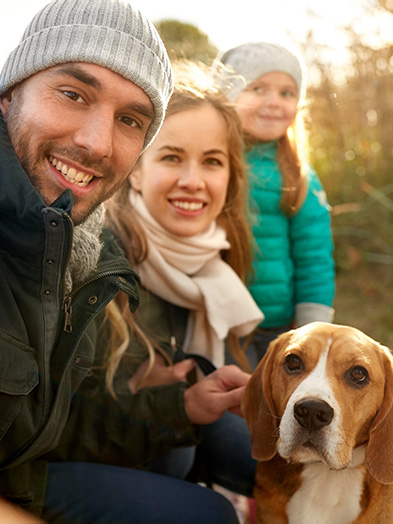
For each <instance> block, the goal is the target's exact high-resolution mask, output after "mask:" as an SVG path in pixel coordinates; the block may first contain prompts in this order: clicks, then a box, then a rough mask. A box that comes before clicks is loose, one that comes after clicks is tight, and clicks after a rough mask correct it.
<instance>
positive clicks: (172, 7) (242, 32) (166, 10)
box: [0, 0, 393, 65]
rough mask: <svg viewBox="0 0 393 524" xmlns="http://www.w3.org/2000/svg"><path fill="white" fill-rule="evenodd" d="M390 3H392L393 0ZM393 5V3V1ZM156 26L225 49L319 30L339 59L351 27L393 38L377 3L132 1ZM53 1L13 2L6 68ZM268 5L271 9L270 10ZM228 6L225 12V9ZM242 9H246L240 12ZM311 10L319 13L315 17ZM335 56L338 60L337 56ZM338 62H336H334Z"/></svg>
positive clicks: (3, 44)
mask: <svg viewBox="0 0 393 524" xmlns="http://www.w3.org/2000/svg"><path fill="white" fill-rule="evenodd" d="M388 1H390V0H388ZM392 1H393V0H392ZM131 2H132V3H133V5H135V6H136V7H138V8H140V9H141V11H142V12H143V13H145V14H146V16H148V17H149V18H150V19H151V20H152V21H153V22H156V21H159V20H162V19H175V20H179V21H181V22H186V23H191V24H193V25H195V26H196V27H198V28H199V29H200V30H201V31H203V32H204V33H206V34H207V35H208V36H209V38H210V40H211V42H212V43H213V44H214V45H215V46H216V47H218V48H219V49H220V50H225V49H227V48H229V47H232V46H235V45H238V44H241V43H244V42H248V41H253V40H254V41H257V40H281V39H282V38H284V37H287V36H288V35H290V36H291V38H292V41H293V42H294V43H295V44H296V43H298V42H301V41H302V40H303V39H304V36H305V34H306V33H307V31H308V30H309V29H310V27H312V28H313V30H314V32H315V35H316V37H317V38H318V40H319V42H320V43H324V44H326V45H328V46H329V47H331V48H332V49H333V51H334V53H335V56H336V57H337V59H338V60H340V59H341V57H342V56H343V48H344V46H345V43H346V40H345V38H344V37H343V34H342V33H340V31H338V30H337V24H340V25H341V26H345V25H348V24H349V25H351V26H352V27H357V28H359V30H361V31H363V32H366V33H367V34H368V37H369V39H372V38H374V39H375V38H377V37H378V36H382V37H383V36H384V35H386V39H387V40H389V39H390V40H391V39H392V36H391V35H392V34H393V33H392V25H391V19H390V18H389V20H386V21H385V22H384V20H379V21H375V20H373V19H372V17H371V15H370V14H369V13H370V9H368V11H367V10H365V9H364V7H363V5H364V3H367V2H368V4H369V5H370V4H372V3H373V0H328V1H326V0H295V1H294V0H270V1H269V2H267V1H265V0H261V1H259V2H258V1H257V0H241V1H240V2H220V1H218V0H196V1H194V2H191V3H190V2H187V1H185V0H131ZM47 3H48V0H11V1H8V2H7V7H6V8H3V9H2V13H1V16H0V65H2V64H3V63H4V61H5V59H6V57H7V56H8V54H9V52H10V51H11V50H12V49H13V48H14V47H15V46H16V45H17V44H18V42H19V40H20V37H21V36H22V33H23V30H24V28H25V27H26V25H27V24H28V23H29V21H30V20H31V18H32V17H33V16H34V14H35V13H36V12H37V11H38V10H39V9H41V8H42V7H43V6H44V5H46V4H47ZM264 5H266V8H264ZM224 6H225V7H224ZM240 6H241V8H240ZM310 6H311V9H312V12H313V14H310ZM333 56H334V55H333ZM334 60H335V58H333V61H334Z"/></svg>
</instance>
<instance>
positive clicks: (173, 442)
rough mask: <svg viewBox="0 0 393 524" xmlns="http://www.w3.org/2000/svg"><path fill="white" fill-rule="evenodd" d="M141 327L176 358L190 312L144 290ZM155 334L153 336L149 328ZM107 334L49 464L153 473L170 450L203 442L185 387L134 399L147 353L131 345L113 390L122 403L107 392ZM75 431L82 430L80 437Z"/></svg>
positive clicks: (163, 388) (154, 391)
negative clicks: (133, 386) (134, 382)
mask: <svg viewBox="0 0 393 524" xmlns="http://www.w3.org/2000/svg"><path fill="white" fill-rule="evenodd" d="M136 314H137V318H138V321H139V322H141V324H142V325H143V326H144V328H145V331H146V334H149V335H151V336H153V337H154V338H155V339H157V340H159V341H160V343H161V345H162V347H163V348H165V350H166V351H167V352H168V353H169V354H170V356H171V357H172V358H173V357H174V356H175V355H174V351H173V348H171V340H172V342H173V341H174V340H175V341H177V342H178V343H179V344H180V346H181V344H182V342H183V339H184V334H185V329H186V325H187V317H188V311H187V310H185V309H182V308H179V307H176V306H174V305H172V304H169V303H168V302H166V301H164V300H162V299H160V298H159V297H157V296H156V295H153V294H151V293H149V292H147V291H146V290H145V289H144V288H143V287H142V288H141V303H140V306H139V308H138V311H137V313H136ZM146 326H150V330H151V331H149V327H146ZM107 335H108V334H107V330H106V329H105V326H104V328H101V329H100V331H99V337H98V339H99V343H98V350H97V354H96V359H95V363H94V366H92V369H91V371H90V373H89V376H88V377H86V379H85V380H84V381H83V382H82V384H81V385H80V387H79V388H78V391H76V393H75V394H74V396H73V399H72V403H71V410H70V416H69V419H68V421H67V424H66V427H65V429H64V431H63V435H62V438H61V440H60V443H59V446H58V447H57V448H56V449H55V450H54V451H53V452H52V453H50V454H49V455H48V456H47V457H46V458H47V459H49V460H51V461H84V462H96V463H106V464H112V465H118V466H126V467H133V468H138V469H149V466H150V463H151V462H152V461H153V460H154V459H156V458H157V457H159V456H160V455H162V454H164V453H165V452H166V451H167V450H169V449H171V448H173V447H177V446H184V445H192V444H196V443H197V442H198V431H197V428H196V427H195V426H193V425H192V424H191V423H190V421H189V419H188V417H187V415H186V413H185V409H184V391H185V388H186V387H187V384H186V383H182V382H181V383H177V384H173V385H168V386H160V387H152V388H143V389H142V390H140V391H139V392H138V393H137V394H135V395H132V394H131V393H130V391H129V389H128V386H127V380H128V379H129V378H130V376H131V375H132V373H133V372H134V371H135V368H136V367H137V366H138V365H139V363H140V362H141V361H143V360H145V359H146V358H147V352H146V348H145V347H144V346H143V345H142V344H139V343H138V341H137V340H136V339H132V340H131V344H130V348H129V351H128V354H127V355H126V356H125V357H124V358H123V360H122V361H121V364H120V367H119V370H118V372H117V375H116V377H115V381H114V386H115V391H116V396H117V399H116V400H115V399H113V398H112V397H111V395H110V394H109V393H108V392H107V391H106V389H105V371H104V369H103V357H104V350H105V348H106V346H107V339H108V336H107ZM75 428H78V430H77V431H76V430H75Z"/></svg>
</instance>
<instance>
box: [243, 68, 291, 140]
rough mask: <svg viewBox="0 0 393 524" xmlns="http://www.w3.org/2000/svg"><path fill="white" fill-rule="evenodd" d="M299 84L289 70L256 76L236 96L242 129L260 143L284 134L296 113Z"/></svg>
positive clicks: (276, 138)
mask: <svg viewBox="0 0 393 524" xmlns="http://www.w3.org/2000/svg"><path fill="white" fill-rule="evenodd" d="M297 104H298V92H297V87H296V83H295V81H294V80H293V78H292V77H291V76H289V75H288V74H287V73H281V72H279V71H273V72H272V73H266V74H265V75H262V76H260V77H259V78H257V79H256V80H255V81H254V82H252V84H250V85H249V86H248V87H247V88H246V89H245V90H244V91H242V93H241V94H240V95H239V97H238V98H237V100H236V102H235V105H236V111H237V113H238V115H239V117H240V120H241V122H242V126H243V131H245V132H246V133H248V134H249V135H251V136H252V137H253V138H254V139H256V140H258V141H260V142H269V141H270V140H278V139H279V138H281V137H282V136H284V135H285V132H286V130H287V129H288V127H289V126H290V125H291V123H292V121H293V119H294V118H295V115H296V112H297Z"/></svg>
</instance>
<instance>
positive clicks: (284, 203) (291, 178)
mask: <svg viewBox="0 0 393 524" xmlns="http://www.w3.org/2000/svg"><path fill="white" fill-rule="evenodd" d="M302 112H303V109H299V110H298V111H297V113H296V116H295V118H294V120H293V121H292V123H291V125H290V126H289V127H288V129H287V131H286V133H285V135H284V136H282V137H281V138H279V139H278V141H277V156H278V163H279V166H280V169H281V173H282V178H283V186H282V193H281V202H280V204H281V209H282V211H283V213H284V214H285V215H286V216H293V215H295V214H296V213H297V212H298V211H299V210H300V208H301V206H302V204H303V202H304V199H305V198H306V194H307V188H308V184H307V170H308V161H307V156H306V148H305V144H306V132H305V129H304V122H303V115H302ZM244 141H245V144H246V150H247V149H249V148H251V146H252V145H253V144H255V138H253V137H252V136H249V135H247V134H246V133H245V136H244Z"/></svg>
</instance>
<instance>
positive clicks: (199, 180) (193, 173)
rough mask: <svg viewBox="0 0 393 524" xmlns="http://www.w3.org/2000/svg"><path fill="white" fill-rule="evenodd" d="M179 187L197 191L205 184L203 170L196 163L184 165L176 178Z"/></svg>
mask: <svg viewBox="0 0 393 524" xmlns="http://www.w3.org/2000/svg"><path fill="white" fill-rule="evenodd" d="M178 185H179V187H182V188H186V189H188V190H190V191H197V190H198V189H202V188H203V187H204V186H205V179H204V175H203V170H202V168H201V167H200V166H198V165H196V164H188V165H186V166H184V168H183V169H182V172H181V174H180V176H179V180H178Z"/></svg>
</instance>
